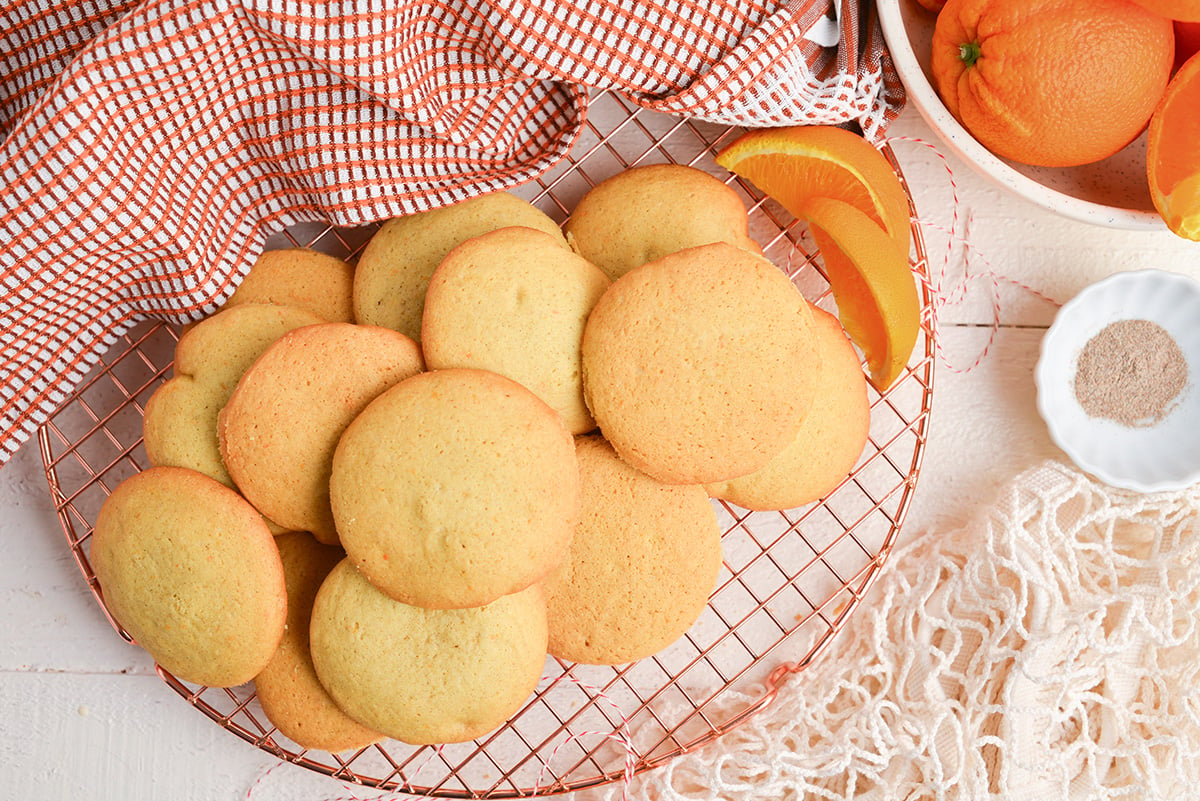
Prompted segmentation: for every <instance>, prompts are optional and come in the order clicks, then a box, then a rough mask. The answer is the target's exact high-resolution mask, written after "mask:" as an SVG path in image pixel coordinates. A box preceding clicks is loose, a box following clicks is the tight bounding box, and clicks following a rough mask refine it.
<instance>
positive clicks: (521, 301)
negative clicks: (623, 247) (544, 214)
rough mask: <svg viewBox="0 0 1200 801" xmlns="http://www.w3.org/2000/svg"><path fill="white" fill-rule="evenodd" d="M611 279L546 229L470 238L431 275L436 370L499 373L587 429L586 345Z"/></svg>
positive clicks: (431, 348)
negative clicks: (582, 359) (587, 327)
mask: <svg viewBox="0 0 1200 801" xmlns="http://www.w3.org/2000/svg"><path fill="white" fill-rule="evenodd" d="M609 283H610V282H609V280H608V278H606V277H605V275H604V273H602V272H600V270H599V269H597V268H596V266H595V265H593V264H591V263H590V262H588V261H587V260H586V259H584V258H582V257H580V256H578V255H577V254H575V253H572V252H571V251H569V250H567V249H565V248H563V247H562V244H561V239H560V238H556V237H554V236H551V235H550V234H546V233H544V232H542V231H536V230H534V229H532V228H520V227H512V228H501V229H498V230H495V231H492V232H490V233H487V234H483V235H482V236H477V237H474V238H473V239H468V240H467V241H466V242H464V243H463V244H461V245H459V246H458V247H456V248H455V249H454V250H452V251H450V253H449V255H447V256H446V258H445V259H443V260H442V263H441V265H440V266H439V267H438V268H437V270H435V271H434V273H433V278H432V279H430V282H429V290H428V292H427V293H426V295H425V315H424V318H423V322H422V326H421V347H422V348H423V349H424V352H425V362H426V364H427V365H428V366H429V369H431V370H434V369H438V368H442V367H473V368H477V369H481V370H491V371H492V372H495V373H500V374H501V375H504V376H507V377H508V378H511V379H513V380H514V381H516V382H517V383H519V384H521V385H522V386H524V387H526V388H528V389H529V390H531V391H532V392H533V394H535V395H537V396H538V397H539V398H541V399H542V400H544V401H546V403H548V404H550V406H551V408H553V409H554V410H555V411H557V412H558V413H559V414H560V415H562V418H563V422H565V423H566V425H567V428H568V429H569V430H570V431H571V432H572V433H576V434H578V433H582V432H584V431H590V430H592V429H593V428H595V426H596V423H595V421H594V420H592V416H591V414H590V413H589V412H588V410H587V406H586V405H585V404H584V402H583V379H582V373H581V370H580V364H579V343H580V340H581V339H582V338H583V326H584V323H585V322H587V316H588V313H589V312H591V310H592V307H593V306H594V305H596V301H597V300H599V299H600V296H601V295H602V294H604V290H605V289H607V288H608V285H609Z"/></svg>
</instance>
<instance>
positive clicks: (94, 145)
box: [0, 0, 903, 464]
mask: <svg viewBox="0 0 1200 801" xmlns="http://www.w3.org/2000/svg"><path fill="white" fill-rule="evenodd" d="M3 5H4V6H5V7H4V8H3V9H2V10H0V25H2V28H0V136H2V137H3V152H2V153H0V172H2V175H3V183H2V184H0V193H2V194H0V198H2V201H0V278H2V286H3V299H2V301H0V402H2V403H3V413H2V414H0V464H3V462H4V461H6V460H7V459H8V458H9V457H10V456H11V455H12V453H13V452H14V451H15V450H16V449H17V447H18V446H19V445H20V444H21V442H23V441H24V440H26V439H27V438H28V437H29V436H30V434H31V433H32V432H33V431H34V430H36V427H37V426H38V425H39V424H40V423H42V422H44V421H45V420H46V418H47V417H48V416H49V415H50V414H51V413H52V412H53V411H54V410H55V408H56V407H57V406H58V405H60V404H61V403H62V402H63V401H64V399H65V398H66V397H67V394H68V393H69V392H70V390H71V389H72V387H73V386H75V385H76V384H77V383H78V382H79V381H80V379H81V378H82V377H83V375H84V374H85V373H86V372H87V371H88V369H89V368H90V367H92V366H93V365H94V364H95V363H96V362H97V360H98V359H99V357H100V355H101V354H102V352H103V350H104V349H105V347H107V346H108V345H110V344H111V343H112V342H113V340H114V338H115V337H116V336H118V335H119V334H120V333H121V332H122V331H124V330H125V329H126V328H128V327H129V326H130V325H132V324H133V323H134V322H136V321H137V320H139V319H142V318H144V317H146V316H147V315H153V316H158V317H164V318H167V319H171V320H176V321H181V322H182V321H186V320H189V319H195V318H196V317H198V316H199V315H202V314H204V313H207V312H210V311H211V310H212V309H214V308H215V307H216V306H217V305H218V304H219V303H220V302H222V301H223V300H224V299H225V298H226V297H228V295H229V294H230V293H231V292H232V291H233V289H234V287H235V286H236V284H237V282H238V280H239V279H240V277H241V276H242V275H244V273H245V271H246V270H247V269H248V268H249V265H250V264H251V263H252V261H253V259H254V258H255V257H256V256H257V254H258V252H259V251H260V250H261V248H262V246H263V243H264V240H265V239H266V237H267V236H268V235H269V234H271V233H272V232H274V231H277V230H278V229H279V228H280V227H282V226H283V225H288V224H293V223H296V222H300V221H304V220H315V219H323V220H328V221H331V222H333V223H335V224H338V225H360V224H365V223H368V222H372V221H377V220H381V219H384V218H387V217H392V216H396V215H400V214H405V213H411V212H414V211H418V210H421V209H427V208H431V207H435V206H437V205H441V204H445V203H448V202H451V201H454V200H456V199H460V198H464V197H468V196H470V195H473V194H477V193H480V192H484V191H489V190H497V189H505V188H510V187H513V186H515V185H518V184H520V183H523V182H525V181H528V180H530V179H531V178H533V177H534V176H536V175H537V174H538V173H539V172H541V171H543V170H546V169H548V168H549V167H551V166H552V165H554V164H555V163H556V162H557V161H559V160H560V159H561V158H563V157H564V156H565V155H566V153H567V151H568V150H569V149H570V146H571V143H572V142H573V141H574V139H575V137H576V134H577V133H578V132H579V130H580V126H581V124H582V121H583V118H584V114H585V112H586V105H587V103H586V101H587V96H588V92H589V90H594V89H611V90H615V91H618V92H621V93H624V94H626V95H627V96H629V97H630V98H631V99H633V100H634V101H635V102H637V103H639V104H641V105H643V106H646V107H649V108H653V109H656V110H659V111H665V112H671V113H676V114H680V115H687V116H691V117H696V118H700V119H706V120H711V121H717V122H722V123H727V124H732V125H746V126H761V125H779V124H797V123H838V122H844V121H849V120H854V121H857V122H858V123H859V124H860V125H861V126H862V128H863V129H864V130H865V131H866V132H867V134H868V135H869V136H877V135H879V134H881V133H882V132H883V130H884V129H885V128H886V127H887V125H888V124H889V122H890V121H891V120H892V119H893V118H894V117H895V115H896V114H897V113H898V111H899V108H900V106H901V105H902V104H903V89H902V87H901V86H900V83H899V80H898V79H897V77H896V76H895V73H894V72H893V70H892V67H891V63H890V61H889V59H888V57H887V54H886V51H885V48H884V44H883V40H882V35H881V33H880V31H879V28H878V24H877V21H876V20H875V17H874V9H873V6H872V0H792V1H791V2H786V1H785V2H779V1H778V0H776V1H774V2H772V0H507V1H506V2H499V1H498V0H497V1H496V2H487V1H486V0H430V1H429V2H420V1H419V0H328V2H315V1H314V2H296V0H7V2H6V3H3Z"/></svg>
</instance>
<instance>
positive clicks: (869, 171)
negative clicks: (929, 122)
mask: <svg viewBox="0 0 1200 801" xmlns="http://www.w3.org/2000/svg"><path fill="white" fill-rule="evenodd" d="M716 160H717V163H718V164H720V165H721V166H722V167H724V168H725V169H727V170H729V171H730V172H732V173H734V174H736V175H740V176H741V177H743V178H745V179H746V180H747V181H749V182H750V183H752V184H754V185H755V186H756V187H758V188H759V190H761V191H762V192H765V193H766V194H768V195H770V196H771V197H772V198H774V199H775V200H777V201H779V203H780V204H781V205H782V206H783V207H784V208H785V209H787V210H788V211H789V212H791V213H792V214H793V215H795V216H797V217H800V216H802V215H801V214H800V213H799V211H798V210H799V208H800V206H801V205H802V204H803V203H804V202H805V201H807V200H808V199H809V198H812V197H818V196H820V197H830V198H835V199H837V200H841V201H843V202H845V203H849V204H850V205H852V206H854V207H855V208H857V209H858V210H859V211H861V212H863V213H864V214H866V215H867V217H869V218H870V219H872V220H874V221H875V224H876V225H881V226H883V227H884V228H885V229H886V230H887V232H888V233H889V234H891V236H892V238H893V239H894V240H895V242H896V244H897V246H898V247H899V248H900V250H901V251H903V252H904V254H905V255H906V256H907V254H908V243H909V236H910V229H909V226H910V221H909V211H908V195H907V193H906V192H905V191H904V185H903V184H902V183H901V182H900V176H899V175H897V174H896V171H895V170H893V169H892V165H891V163H890V162H888V160H887V157H886V156H884V155H883V153H881V152H880V151H879V150H878V149H876V147H875V146H874V145H872V144H871V143H870V142H868V141H867V140H866V139H864V138H863V137H861V136H859V135H858V134H856V133H854V132H852V131H847V130H846V129H844V128H835V127H833V126H829V125H798V126H792V127H786V128H758V129H755V130H752V131H748V132H746V133H744V134H742V135H741V136H740V137H738V138H737V139H736V140H735V141H734V142H733V143H732V144H731V145H729V147H727V148H725V149H724V150H722V151H721V152H720V153H718V154H717V159H716Z"/></svg>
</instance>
